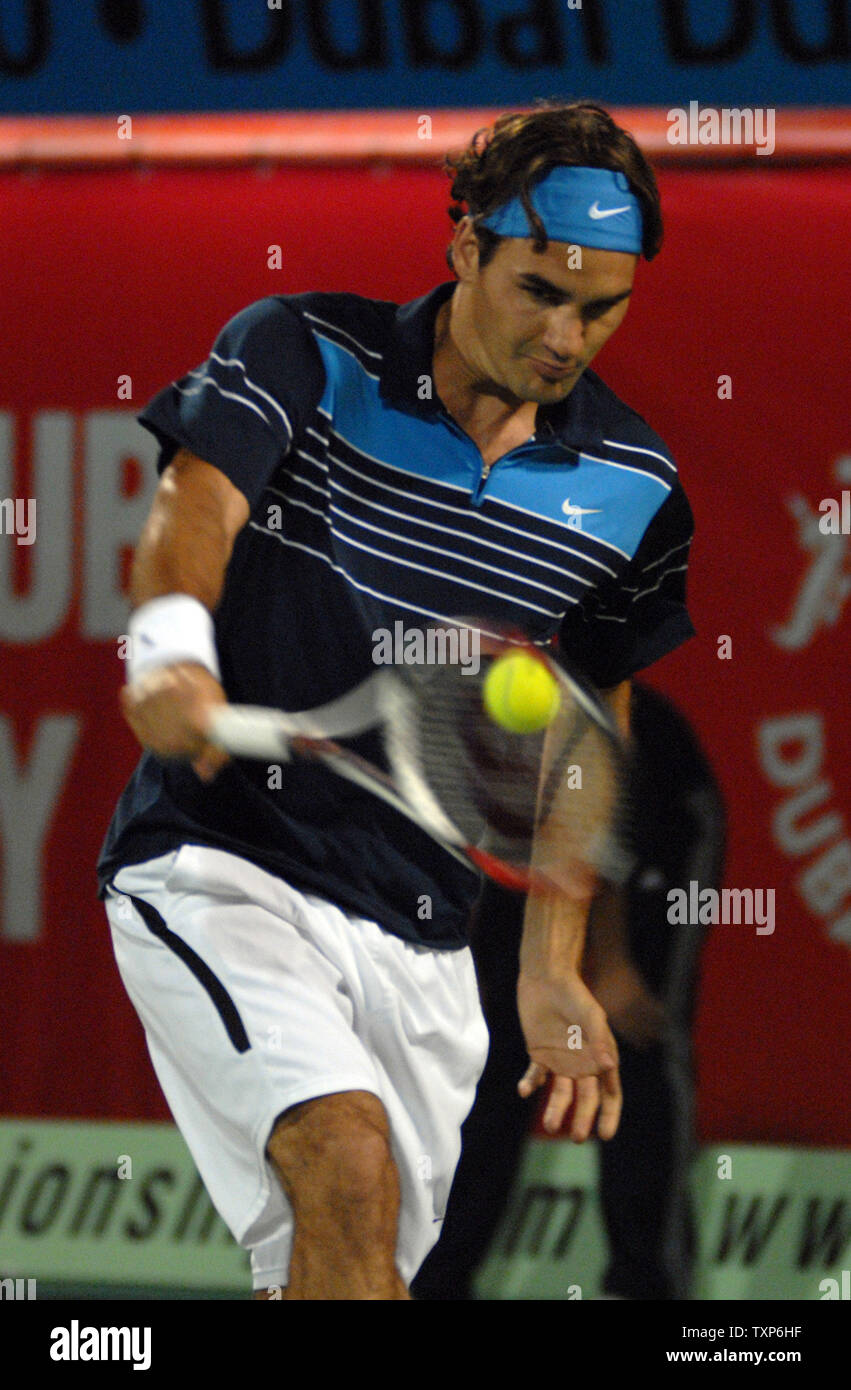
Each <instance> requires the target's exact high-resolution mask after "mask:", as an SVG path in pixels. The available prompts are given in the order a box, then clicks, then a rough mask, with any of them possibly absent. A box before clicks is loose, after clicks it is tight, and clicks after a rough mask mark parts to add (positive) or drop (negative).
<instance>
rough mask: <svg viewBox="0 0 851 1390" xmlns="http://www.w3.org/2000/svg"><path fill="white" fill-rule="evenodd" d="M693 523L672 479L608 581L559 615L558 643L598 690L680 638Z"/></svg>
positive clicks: (687, 626) (687, 629) (689, 631)
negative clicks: (623, 562)
mask: <svg viewBox="0 0 851 1390" xmlns="http://www.w3.org/2000/svg"><path fill="white" fill-rule="evenodd" d="M693 532H694V520H693V517H692V512H691V507H690V506H689V503H688V499H687V497H686V495H685V493H684V492H683V490H682V487H681V486H680V484H679V481H677V482H676V483H675V485H674V487H673V488H672V490H671V492H670V493H669V494H668V497H667V498H666V500H665V501H664V502H663V504H662V506H661V507H660V508H659V510H658V511H657V512H656V514H655V516H654V517H653V519H652V520H651V522H650V524H649V526H648V527H647V530H646V531H645V533H644V535H643V536H642V538H641V541H640V542H639V545H638V549H637V550H636V552H635V554H634V556H633V558H632V560H631V561H630V563H629V564H628V565H627V566H626V568H625V569H624V570H623V571H622V572H621V574H620V575H619V577H618V579H617V581H616V582H612V583H611V584H610V585H608V586H607V587H606V588H600V589H597V590H595V591H592V592H591V593H590V594H589V595H588V596H587V598H586V600H585V601H583V603H581V604H579V605H577V607H576V608H574V609H571V611H570V612H569V613H568V614H567V615H566V616H565V618H564V620H563V622H562V626H561V630H560V632H559V648H560V650H561V651H562V652H563V654H564V656H565V659H566V660H567V661H573V662H575V663H576V665H577V666H578V667H579V668H580V670H582V671H584V672H585V674H586V675H587V676H588V678H589V679H590V680H592V681H593V682H594V684H595V685H597V686H598V687H600V688H601V689H608V688H610V687H611V686H614V685H619V684H620V682H621V681H625V680H628V679H629V678H630V677H631V676H633V675H635V673H636V672H638V671H643V670H644V668H645V667H646V666H650V665H652V663H653V662H654V661H658V660H659V659H660V657H663V656H666V655H667V654H668V652H671V651H673V650H674V649H675V648H676V647H679V646H680V645H681V644H682V643H683V642H686V641H687V640H688V638H689V637H693V636H694V635H695V630H694V627H693V625H692V621H691V618H690V617H689V613H688V608H687V607H686V571H687V568H688V556H689V548H690V546H691V539H692V535H693Z"/></svg>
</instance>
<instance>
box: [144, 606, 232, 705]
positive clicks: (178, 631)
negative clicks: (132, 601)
mask: <svg viewBox="0 0 851 1390" xmlns="http://www.w3.org/2000/svg"><path fill="white" fill-rule="evenodd" d="M178 661H197V662H198V663H199V664H200V665H201V666H206V668H207V670H208V671H209V672H210V673H211V674H212V675H214V676H215V678H216V680H217V681H221V678H222V677H221V672H220V671H219V659H218V656H217V655H216V643H215V639H214V636H213V619H212V617H211V615H210V613H209V612H208V610H207V609H206V608H205V607H204V605H203V603H200V602H199V601H198V599H197V598H191V597H190V595H189V594H165V595H163V597H162V598H152V599H149V600H148V602H147V603H143V604H142V606H141V607H140V608H137V609H136V611H135V613H132V614H131V616H130V651H129V654H128V660H127V680H128V682H129V683H131V684H132V682H133V681H137V680H139V678H140V676H145V675H147V673H148V672H149V671H156V670H157V669H158V667H160V666H173V665H174V664H175V663H176V662H178Z"/></svg>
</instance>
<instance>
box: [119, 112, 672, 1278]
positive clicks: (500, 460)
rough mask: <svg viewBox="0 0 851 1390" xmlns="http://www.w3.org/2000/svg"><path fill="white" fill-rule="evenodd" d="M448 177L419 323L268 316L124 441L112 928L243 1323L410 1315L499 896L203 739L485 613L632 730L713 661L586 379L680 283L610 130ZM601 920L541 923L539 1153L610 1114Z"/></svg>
mask: <svg viewBox="0 0 851 1390" xmlns="http://www.w3.org/2000/svg"><path fill="white" fill-rule="evenodd" d="M448 168H449V172H450V175H451V177H452V199H453V203H452V207H451V210H450V216H451V217H452V219H453V221H454V222H455V223H456V228H455V234H454V237H453V240H452V243H451V247H450V249H449V252H448V257H449V261H450V264H451V266H452V269H453V271H454V277H455V278H454V279H453V280H451V281H449V282H448V283H446V284H442V285H439V286H438V287H437V288H435V289H433V290H432V291H431V292H430V293H428V294H426V295H425V296H424V297H423V298H421V299H418V300H416V301H414V302H413V303H410V304H406V305H403V306H401V307H400V306H397V305H396V304H391V303H385V302H381V301H377V300H370V299H364V298H360V297H358V296H356V295H351V294H321V293H310V294H299V295H280V296H272V297H270V298H267V299H263V300H260V301H258V302H257V303H254V304H252V305H250V306H249V307H248V308H247V309H245V310H244V311H242V312H241V313H239V314H237V315H236V317H235V318H233V319H232V320H231V321H230V322H229V323H228V324H227V325H226V326H225V328H224V329H223V330H222V332H221V334H220V335H219V337H218V339H217V340H216V342H215V344H214V346H213V348H212V350H211V352H210V354H209V356H208V358H207V360H206V361H205V362H204V363H203V364H202V365H201V366H200V367H198V368H197V369H196V370H195V371H190V372H189V373H188V374H187V375H186V376H184V377H182V378H181V379H180V380H178V381H175V382H173V383H172V384H171V385H170V386H168V387H167V388H166V389H165V390H163V391H161V392H160V393H159V395H157V396H156V397H155V398H154V400H153V401H152V402H151V403H150V405H149V406H148V407H147V408H146V409H145V410H144V411H143V413H142V415H141V416H140V419H141V422H142V424H143V425H144V426H145V427H146V428H148V429H150V430H152V431H153V432H154V434H155V435H156V437H157V439H158V440H159V442H160V445H161V454H160V461H159V468H160V472H161V475H162V478H161V483H160V486H159V489H158V491H157V494H156V497H155V500H154V504H153V508H152V511H151V515H150V517H149V519H148V522H147V524H146V526H145V528H144V531H143V534H142V537H141V540H140V542H139V546H138V549H137V552H136V557H135V564H134V570H133V577H132V601H133V605H134V612H133V617H132V620H131V629H130V631H131V636H132V639H133V641H132V654H131V659H130V662H129V671H128V676H129V681H128V685H127V687H126V689H125V690H124V691H123V702H122V703H123V709H124V713H125V715H126V717H127V719H128V721H129V723H130V726H131V727H132V729H133V730H134V732H135V734H136V735H137V737H138V739H139V741H140V743H141V744H142V746H143V749H144V752H143V756H142V758H141V761H140V762H139V764H138V766H137V768H136V770H135V772H134V774H133V776H132V778H131V780H130V782H129V784H128V786H127V788H126V789H125V791H124V793H123V795H122V797H121V800H120V802H119V804H118V807H117V810H116V812H115V815H114V818H113V821H112V824H111V826H110V828H109V831H108V834H107V838H106V843H105V845H104V848H103V851H102V855H101V859H100V864H99V873H100V882H101V891H102V893H103V895H104V896H105V898H106V904H107V912H108V915H109V919H110V923H111V927H112V933H113V941H114V946H115V952H116V957H117V960H118V965H119V969H120V971H121V974H122V978H123V980H124V983H125V985H126V988H127V990H128V993H129V995H130V997H131V999H132V1001H133V1003H134V1005H135V1006H136V1008H137V1010H138V1013H139V1016H140V1018H141V1020H142V1023H143V1025H144V1028H145V1032H146V1035H147V1040H148V1046H149V1049H150V1053H151V1058H152V1061H153V1064H154V1067H155V1069H156V1072H157V1075H158V1077H159V1080H160V1083H161V1085H162V1087H163V1091H164V1093H165V1095H166V1097H167V1099H168V1102H169V1105H170V1107H171V1110H172V1112H173V1114H174V1117H175V1120H176V1122H177V1124H178V1125H179V1127H180V1129H181V1131H182V1133H183V1135H184V1137H185V1139H186V1141H187V1143H188V1145H189V1148H190V1150H191V1151H192V1154H193V1157H194V1158H195V1161H196V1163H197V1165H198V1168H199V1170H200V1172H201V1175H202V1177H203V1179H204V1181H205V1183H206V1185H207V1188H208V1190H209V1192H210V1195H211V1197H212V1199H213V1201H214V1203H215V1204H216V1206H217V1208H218V1210H219V1211H220V1213H221V1214H222V1216H223V1218H224V1220H225V1221H226V1222H227V1224H228V1225H229V1227H230V1229H231V1230H232V1231H233V1233H234V1235H235V1237H236V1238H237V1240H239V1241H240V1242H241V1243H242V1244H243V1245H244V1246H245V1247H247V1248H248V1249H249V1250H250V1251H251V1259H252V1270H253V1282H254V1287H255V1290H256V1292H257V1296H258V1297H264V1296H265V1297H275V1296H277V1295H278V1294H279V1293H280V1291H281V1290H282V1289H283V1290H285V1295H284V1296H285V1297H287V1298H302V1299H305V1298H312V1299H395V1298H407V1297H409V1295H408V1292H407V1286H408V1284H409V1282H410V1280H411V1278H412V1276H413V1274H414V1273H415V1271H416V1270H417V1268H418V1267H419V1265H420V1264H421V1262H422V1260H423V1259H424V1257H425V1255H426V1253H427V1251H428V1250H429V1248H430V1247H431V1245H432V1244H433V1243H434V1241H435V1240H436V1238H437V1236H438V1234H439V1231H440V1223H441V1220H442V1218H443V1213H444V1209H445V1204H446V1200H447V1196H448V1192H449V1188H450V1184H451V1181H452V1175H453V1171H454V1168H455V1165H456V1162H457V1159H458V1153H459V1133H460V1126H461V1123H462V1121H463V1119H464V1116H465V1115H466V1113H467V1111H468V1110H469V1108H470V1106H471V1104H472V1101H473V1096H474V1092H475V1087H476V1082H477V1079H478V1077H479V1074H480V1072H481V1070H482V1067H483V1065H484V1061H485V1057H486V1052H487V1046H488V1039H487V1031H486V1028H485V1025H484V1021H483V1018H482V1014H481V1009H480V1005H479V1000H478V994H477V987H476V980H475V973H474V968H473V963H472V958H471V955H470V952H469V949H468V947H467V943H466V937H465V926H466V922H467V918H468V914H469V910H470V907H471V904H472V902H473V900H474V898H475V896H476V892H477V887H478V885H477V883H476V880H475V876H474V875H473V874H472V873H471V872H470V871H469V869H467V868H466V867H464V866H463V865H461V864H459V863H457V862H456V861H455V860H454V859H451V858H450V857H449V856H448V855H447V854H446V852H445V851H444V850H443V849H441V848H440V847H439V846H438V845H437V844H436V843H434V842H433V841H432V840H430V839H429V838H428V837H427V836H425V835H424V834H423V833H422V832H420V831H419V830H418V829H416V828H415V827H414V826H413V825H411V824H410V823H409V822H408V821H406V820H405V819H404V818H403V817H401V816H400V815H399V814H398V812H396V811H395V810H394V809H392V808H391V807H388V806H387V805H385V804H384V803H382V802H379V801H378V799H377V798H373V797H370V795H369V794H368V793H367V792H366V791H364V790H363V789H361V788H359V787H356V786H353V785H350V784H344V783H342V782H341V781H340V779H339V778H336V777H334V775H333V774H332V773H330V772H329V771H327V770H326V769H325V768H323V767H321V766H314V765H308V764H306V763H303V762H293V763H288V764H285V765H284V766H283V767H282V768H277V769H276V768H271V769H270V768H266V767H265V766H263V765H261V764H257V763H253V764H252V763H247V762H242V761H241V760H237V761H234V762H227V760H226V759H225V758H224V756H223V755H222V754H221V752H220V751H219V750H217V749H215V748H214V747H213V746H212V745H211V743H210V742H209V741H208V738H207V734H208V731H209V723H210V719H211V715H212V713H213V711H214V710H215V708H216V707H217V706H218V705H220V704H221V703H222V702H224V701H226V700H231V701H233V702H234V703H247V704H260V705H272V706H278V707H281V708H283V709H288V710H294V709H306V708H310V707H313V706H317V705H320V704H324V703H326V702H328V701H330V700H333V699H335V698H337V697H339V696H341V695H342V694H344V693H345V692H346V691H347V690H350V689H351V688H353V687H354V686H356V685H357V684H358V683H360V682H361V681H362V680H363V679H365V677H366V676H368V675H369V674H370V673H371V672H372V671H374V669H375V667H374V664H373V652H374V648H373V642H374V635H375V634H376V633H377V632H378V631H379V630H380V631H382V632H383V631H385V630H386V629H388V628H389V629H390V630H391V631H392V630H394V624H395V623H396V622H401V623H403V625H404V627H405V628H409V629H410V628H417V627H423V626H424V625H426V624H428V623H433V622H435V621H437V622H440V621H441V620H445V621H447V622H449V621H452V620H453V619H454V618H457V617H458V616H459V615H464V614H471V613H472V614H477V615H480V616H481V617H483V618H491V619H492V620H494V621H496V620H498V621H499V622H501V623H506V624H509V625H512V626H515V627H520V628H522V629H524V630H525V631H526V633H527V634H528V636H529V637H530V638H531V639H533V640H535V641H538V642H546V641H550V640H552V641H558V643H559V644H560V646H561V649H562V650H563V651H564V652H565V654H566V655H567V656H568V657H570V658H571V659H572V660H573V661H574V662H575V663H576V664H577V665H578V666H579V667H581V668H582V669H584V671H585V673H586V674H587V676H588V677H589V678H590V679H591V680H592V681H594V682H595V683H596V684H597V685H598V686H599V687H601V688H603V689H604V690H605V691H606V692H607V697H608V698H609V699H610V701H611V704H612V707H613V708H614V710H615V711H616V713H617V716H618V718H619V719H620V721H621V724H622V726H623V727H626V723H627V719H628V700H629V679H630V677H631V676H632V674H633V673H634V672H635V671H638V670H640V669H642V668H643V667H645V666H647V665H648V664H650V663H651V662H653V661H655V660H656V659H657V658H659V657H661V656H663V655H664V654H665V653H666V652H668V651H670V650H671V649H672V648H673V647H676V646H677V645H678V644H679V643H681V642H682V641H684V640H685V639H686V638H687V637H689V636H690V635H691V634H692V632H693V629H692V626H691V623H690V621H689V617H688V613H687V610H686V606H685V583H684V580H685V570H686V563H687V554H688V547H689V541H690V537H691V530H692V521H691V513H690V510H689V506H688V503H687V501H686V498H685V496H684V493H683V491H682V488H681V486H680V483H679V481H678V478H677V472H676V468H675V465H674V463H673V461H672V459H671V457H670V454H669V452H668V450H667V449H666V448H665V445H664V444H663V443H662V441H661V440H660V439H659V438H658V436H657V435H656V434H655V433H654V432H653V431H652V430H651V429H650V428H649V427H648V425H647V424H645V422H644V421H643V420H642V419H641V417H640V416H638V415H637V414H636V413H635V412H634V411H632V410H631V409H629V407H627V406H626V405H624V404H623V403H622V402H621V401H620V400H619V399H618V398H617V397H616V396H615V395H614V393H613V392H612V391H611V390H609V388H608V387H606V386H605V385H604V383H603V382H602V381H601V380H600V378H599V377H597V376H596V375H595V374H594V373H593V372H592V371H590V370H589V364H590V363H591V361H592V360H593V358H594V356H595V355H596V353H597V352H598V351H599V350H600V348H601V347H602V346H603V345H604V343H605V342H606V341H607V340H608V339H609V338H610V337H611V335H612V333H614V331H615V329H617V328H618V327H619V326H620V324H621V323H622V321H623V319H624V316H625V314H626V311H627V306H628V303H629V299H630V295H631V293H632V289H633V281H634V278H635V272H636V267H637V264H638V260H639V257H640V256H641V255H642V254H643V255H644V257H645V258H646V259H648V260H649V259H651V257H653V256H654V255H655V254H656V252H657V251H658V249H659V246H660V242H661V235H662V223H661V217H660V209H659V198H658V193H657V189H656V184H655V180H654V177H653V174H652V172H651V170H650V168H649V167H648V165H647V163H646V161H645V160H644V158H643V157H642V155H641V153H640V151H639V150H638V148H637V146H636V145H635V143H634V142H633V140H632V139H631V137H630V136H629V135H628V134H627V133H626V132H625V131H623V130H622V129H620V128H619V127H618V126H617V125H616V124H615V123H614V122H613V121H612V119H611V118H610V116H609V115H608V114H607V113H606V112H605V111H604V110H602V109H601V108H600V107H598V106H596V105H593V104H591V103H579V104H574V105H561V104H556V103H547V104H545V105H541V106H540V107H538V108H536V109H535V110H534V111H532V112H531V113H528V114H521V115H505V116H502V117H501V118H500V119H499V120H498V121H497V122H496V123H495V125H494V126H493V128H492V129H490V130H489V131H487V132H480V133H479V135H478V136H477V137H475V138H474V140H473V142H472V143H471V145H470V146H469V148H468V149H467V150H465V151H464V152H463V153H462V154H461V155H460V156H459V157H458V158H457V159H456V160H454V161H450V162H449V165H448ZM587 912H588V904H587V902H586V903H582V902H579V901H573V902H570V903H568V902H566V901H565V900H564V899H563V898H556V897H551V898H548V897H542V896H537V897H535V898H532V899H530V906H529V909H528V913H527V916H526V921H525V927H524V936H523V944H522V951H521V963H520V964H521V968H520V975H519V980H518V999H519V1006H520V1015H521V1019H522V1023H523V1029H524V1033H525V1037H526V1042H527V1046H528V1052H529V1059H530V1060H529V1067H528V1070H527V1072H526V1074H525V1076H524V1077H523V1078H522V1079H521V1081H520V1083H519V1085H520V1089H521V1092H522V1093H523V1094H531V1093H532V1091H534V1090H535V1089H536V1088H538V1087H540V1086H542V1085H543V1084H544V1083H545V1082H548V1081H551V1082H552V1085H551V1090H550V1096H549V1100H548V1104H547V1109H546V1115H545V1124H546V1126H547V1128H548V1129H550V1130H551V1131H552V1132H556V1131H557V1130H559V1128H560V1127H561V1126H562V1123H563V1121H564V1120H565V1117H566V1116H567V1117H568V1119H569V1133H570V1135H571V1137H572V1138H573V1139H575V1140H584V1139H586V1138H587V1137H588V1135H589V1134H590V1133H591V1131H592V1129H593V1127H594V1126H595V1124H596V1126H597V1132H598V1133H599V1135H600V1136H601V1137H603V1138H608V1137H611V1136H612V1135H613V1134H614V1133H615V1131H616V1128H617V1124H618V1117H619V1112H620V1104H621V1096H620V1083H619V1079H618V1055H617V1048H616V1044H615V1041H614V1038H613V1036H612V1033H611V1031H610V1029H609V1027H608V1024H607V1021H606V1017H605V1014H604V1012H603V1010H602V1008H601V1007H600V1006H599V1004H598V1003H597V1002H596V1000H595V999H594V998H593V997H592V995H591V994H590V992H589V990H588V989H587V987H586V986H585V984H584V983H583V981H582V979H581V978H580V974H579V966H580V960H581V956H582V950H583V942H584V934H585V925H586V918H587ZM577 1041H580V1042H581V1045H580V1046H577Z"/></svg>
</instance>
